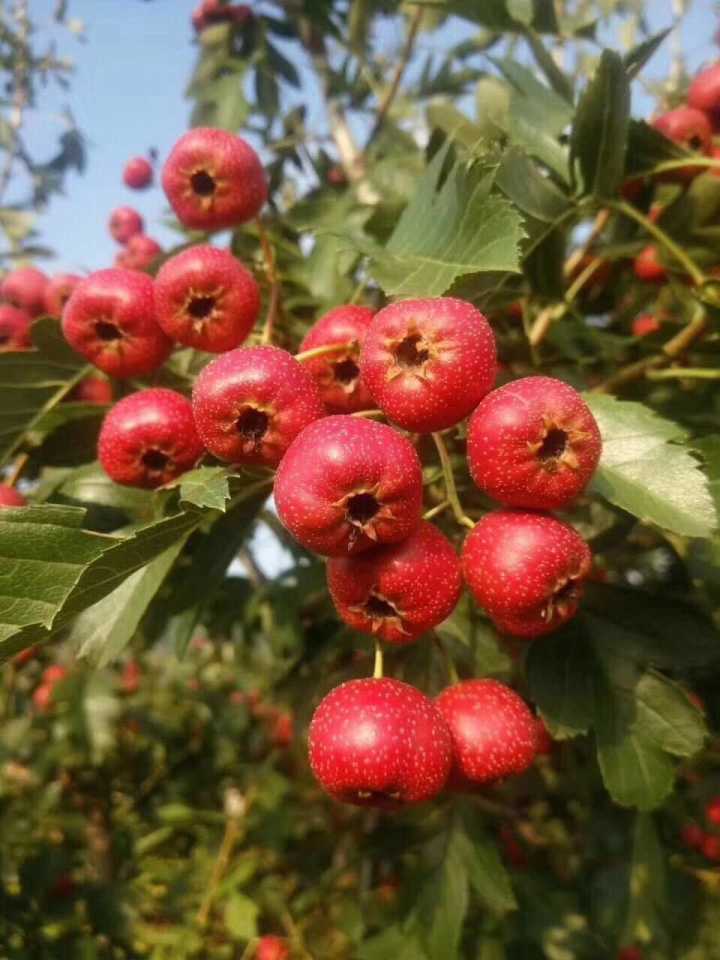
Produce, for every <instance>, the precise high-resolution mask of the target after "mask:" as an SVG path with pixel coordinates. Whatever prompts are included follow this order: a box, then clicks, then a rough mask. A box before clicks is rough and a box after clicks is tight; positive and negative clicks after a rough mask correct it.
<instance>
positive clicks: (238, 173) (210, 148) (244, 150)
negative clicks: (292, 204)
mask: <svg viewBox="0 0 720 960" xmlns="http://www.w3.org/2000/svg"><path fill="white" fill-rule="evenodd" d="M162 184H163V190H164V191H165V193H166V195H167V198H168V200H169V201H170V206H171V207H172V208H173V210H174V211H175V214H176V215H177V217H178V219H179V220H180V222H181V223H182V224H183V226H185V227H188V228H190V229H194V230H207V231H211V230H223V229H225V228H226V227H234V226H237V225H238V224H240V223H246V222H247V221H248V220H252V219H253V217H256V216H257V215H258V214H259V213H260V210H261V209H262V207H263V205H264V203H265V201H266V199H267V181H266V179H265V172H264V170H263V168H262V164H261V163H260V158H259V157H258V155H257V153H256V152H255V151H254V150H253V148H252V147H251V146H250V144H249V143H246V142H245V140H243V139H241V138H240V137H236V136H235V135H234V134H232V133H228V132H226V131H225V130H215V129H213V128H211V127H196V128H195V129H194V130H190V131H189V132H188V133H186V134H185V135H184V136H182V137H181V138H180V139H179V140H178V141H177V143H176V144H175V146H174V147H173V149H172V152H171V153H170V156H169V157H168V159H167V161H166V163H165V167H164V168H163V174H162Z"/></svg>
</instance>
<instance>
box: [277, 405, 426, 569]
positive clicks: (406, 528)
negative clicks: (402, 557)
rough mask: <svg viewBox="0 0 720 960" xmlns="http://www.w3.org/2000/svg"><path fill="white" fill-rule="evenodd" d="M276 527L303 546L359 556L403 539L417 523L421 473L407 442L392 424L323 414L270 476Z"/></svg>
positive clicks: (326, 551) (319, 551)
mask: <svg viewBox="0 0 720 960" xmlns="http://www.w3.org/2000/svg"><path fill="white" fill-rule="evenodd" d="M275 503H276V505H277V509H278V514H279V516H280V519H281V520H282V522H283V524H284V525H285V526H286V527H287V529H288V530H289V531H290V533H291V534H292V535H293V536H294V537H295V539H296V540H298V541H299V542H300V543H301V544H302V545H303V546H304V547H307V549H308V550H314V551H315V552H316V553H321V554H325V555H326V556H343V555H344V554H347V553H348V552H352V553H359V552H360V551H362V550H367V549H369V548H370V547H372V546H373V545H375V544H381V543H398V542H400V541H401V540H405V539H406V538H407V537H409V536H410V534H411V533H412V532H413V530H415V529H416V528H417V526H418V524H419V523H420V515H421V512H422V470H421V467H420V461H419V459H418V456H417V453H416V452H415V449H414V447H413V446H412V444H411V443H409V441H408V440H406V439H405V437H403V436H401V435H400V434H399V433H397V432H396V431H395V430H393V429H392V428H391V427H387V426H385V425H384V424H381V423H374V422H373V421H371V420H365V419H361V418H358V417H349V416H333V417H325V418H324V419H323V420H319V421H317V422H316V423H313V424H311V425H310V426H309V427H307V428H306V429H305V430H304V431H303V432H302V433H301V434H300V436H299V437H298V438H297V439H296V440H295V441H294V443H293V444H292V446H291V447H290V449H289V450H288V452H287V453H286V454H285V457H284V459H283V462H282V464H281V465H280V469H279V470H278V473H277V476H276V478H275Z"/></svg>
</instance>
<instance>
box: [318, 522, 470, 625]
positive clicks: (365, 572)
mask: <svg viewBox="0 0 720 960" xmlns="http://www.w3.org/2000/svg"><path fill="white" fill-rule="evenodd" d="M327 580H328V588H329V590H330V595H331V597H332V599H333V603H334V604H335V608H336V609H337V612H338V614H339V615H340V617H342V619H343V620H344V621H345V623H347V624H348V625H349V626H351V627H354V628H355V629H356V630H361V631H362V632H363V633H369V634H371V635H373V636H377V637H379V638H380V639H382V640H384V641H385V642H386V643H395V644H406V643H412V642H413V641H414V640H416V639H417V638H418V637H419V636H420V635H421V634H423V633H425V631H426V630H430V629H432V628H433V627H436V626H437V625H438V624H439V623H442V622H443V620H445V619H446V618H447V617H449V616H450V614H451V613H452V612H453V610H454V609H455V606H456V605H457V602H458V600H459V599H460V593H461V591H462V574H461V571H460V560H459V558H458V556H457V554H456V553H455V549H454V547H453V545H452V544H451V543H450V541H449V540H448V539H447V537H445V536H444V535H443V534H442V533H441V532H440V531H439V530H438V529H437V527H435V526H433V524H431V523H428V522H427V521H425V520H423V521H422V522H421V524H420V526H419V527H418V528H417V530H415V532H414V533H411V534H410V536H409V537H408V538H407V540H403V541H402V543H398V544H393V545H391V546H386V547H377V548H376V549H374V550H370V551H368V552H367V553H363V554H361V555H360V556H358V557H333V558H331V559H330V561H329V562H328V565H327ZM371 595H374V596H380V597H382V598H383V599H384V600H386V601H388V603H390V604H392V605H393V606H394V607H395V609H396V610H397V611H398V612H399V613H401V615H402V616H401V619H402V624H401V627H400V626H398V625H397V624H396V623H395V622H394V620H388V619H386V620H381V621H378V620H375V621H374V620H373V618H371V617H370V616H369V615H368V614H367V613H365V611H364V610H363V609H362V608H363V606H364V605H365V604H366V603H367V601H368V599H369V598H370V596H371ZM358 608H360V609H358ZM374 623H375V624H378V623H379V624H380V626H379V629H373V624H374Z"/></svg>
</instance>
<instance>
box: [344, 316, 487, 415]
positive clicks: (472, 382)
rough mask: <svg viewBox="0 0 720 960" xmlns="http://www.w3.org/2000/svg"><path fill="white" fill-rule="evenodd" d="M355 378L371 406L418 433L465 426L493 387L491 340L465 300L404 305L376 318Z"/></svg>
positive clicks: (484, 321)
mask: <svg viewBox="0 0 720 960" xmlns="http://www.w3.org/2000/svg"><path fill="white" fill-rule="evenodd" d="M360 372H361V374H362V378H363V381H364V382H365V384H366V385H367V388H368V390H369V391H370V393H371V394H372V396H373V397H374V399H375V402H376V404H377V405H378V406H379V407H380V408H381V409H382V410H383V412H384V413H386V414H387V416H388V417H389V419H390V420H393V421H394V422H395V423H397V424H398V425H399V426H401V427H403V428H404V429H406V430H412V431H416V432H419V433H430V432H433V431H437V430H444V429H445V428H447V427H452V426H453V425H454V424H456V423H459V421H460V420H463V419H464V418H465V417H466V416H467V415H468V414H469V413H470V412H471V411H472V410H473V409H474V408H475V407H476V406H477V405H478V403H479V402H480V400H481V399H482V398H483V397H484V396H485V394H486V393H487V392H488V390H490V389H491V388H492V386H493V384H494V383H495V376H496V373H497V357H496V351H495V337H494V335H493V332H492V329H491V328H490V325H489V323H488V322H487V320H486V319H485V317H484V316H483V314H482V313H480V311H479V310H476V308H475V307H474V306H473V305H472V304H470V303H466V302H465V301H464V300H456V299H453V298H451V297H438V298H436V299H430V300H402V301H400V302H399V303H393V304H391V305H390V306H389V307H385V309H384V310H381V311H380V312H379V313H377V314H376V315H375V317H374V318H373V321H372V323H371V324H370V328H369V330H368V332H367V335H366V337H365V341H364V343H363V346H362V351H361V354H360Z"/></svg>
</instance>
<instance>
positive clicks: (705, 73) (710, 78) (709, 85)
mask: <svg viewBox="0 0 720 960" xmlns="http://www.w3.org/2000/svg"><path fill="white" fill-rule="evenodd" d="M687 101H688V106H689V107H693V108H694V109H695V110H702V112H703V113H704V114H705V115H706V116H707V118H708V120H709V121H710V124H711V126H712V128H713V130H715V132H718V131H720V63H714V64H713V65H712V66H711V67H706V68H705V69H704V70H701V71H700V73H698V75H697V76H696V77H695V79H694V80H693V82H692V83H691V84H690V89H689V90H688V96H687Z"/></svg>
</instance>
